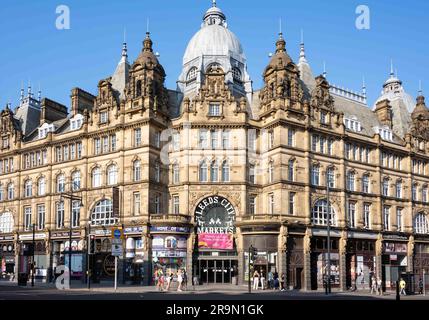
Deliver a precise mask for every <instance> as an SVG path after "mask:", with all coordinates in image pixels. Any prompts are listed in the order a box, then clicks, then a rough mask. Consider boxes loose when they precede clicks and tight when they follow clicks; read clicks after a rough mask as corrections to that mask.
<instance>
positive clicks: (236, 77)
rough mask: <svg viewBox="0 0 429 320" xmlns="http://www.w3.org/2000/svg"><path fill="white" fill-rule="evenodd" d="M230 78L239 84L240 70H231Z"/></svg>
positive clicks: (240, 79) (240, 78)
mask: <svg viewBox="0 0 429 320" xmlns="http://www.w3.org/2000/svg"><path fill="white" fill-rule="evenodd" d="M232 78H233V79H234V81H237V82H241V81H242V77H241V71H240V69H238V68H232Z"/></svg>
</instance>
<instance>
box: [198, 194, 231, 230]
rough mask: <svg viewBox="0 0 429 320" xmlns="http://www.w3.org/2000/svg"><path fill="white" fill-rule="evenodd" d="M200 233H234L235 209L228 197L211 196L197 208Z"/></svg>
mask: <svg viewBox="0 0 429 320" xmlns="http://www.w3.org/2000/svg"><path fill="white" fill-rule="evenodd" d="M195 220H196V222H197V227H198V229H197V230H198V233H234V231H235V227H234V222H235V209H234V206H233V205H232V204H231V202H229V200H228V199H226V198H224V197H220V196H211V197H207V198H205V199H203V200H202V201H201V202H200V203H199V204H198V205H197V208H196V210H195Z"/></svg>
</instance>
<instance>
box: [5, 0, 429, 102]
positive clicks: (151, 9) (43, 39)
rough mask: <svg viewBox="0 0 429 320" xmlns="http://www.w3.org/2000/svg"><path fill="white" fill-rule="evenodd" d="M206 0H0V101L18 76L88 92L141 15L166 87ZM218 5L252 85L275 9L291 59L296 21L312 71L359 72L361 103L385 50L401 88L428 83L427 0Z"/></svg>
mask: <svg viewBox="0 0 429 320" xmlns="http://www.w3.org/2000/svg"><path fill="white" fill-rule="evenodd" d="M61 4H65V5H67V6H69V8H70V13H71V29H70V30H57V29H56V27H55V21H56V19H57V14H56V12H55V11H56V7H57V6H58V5H61ZM361 4H365V5H367V6H368V7H369V8H370V17H371V21H370V23H371V24H370V30H358V29H357V28H356V27H355V20H356V17H357V14H356V13H355V10H356V7H357V6H358V5H361ZM210 6H211V1H210V0H180V1H178V0H174V1H173V0H156V1H153V0H121V1H106V0H91V1H83V0H79V1H77V0H61V1H60V0H56V1H53V0H43V1H42V0H39V1H34V0H3V1H2V5H1V9H0V30H1V32H0V43H1V49H0V61H1V63H0V88H1V89H0V107H1V108H3V107H4V105H5V104H6V103H7V102H8V101H10V102H12V104H13V106H16V105H17V103H18V98H19V90H20V87H21V83H22V82H24V84H25V87H26V86H27V83H28V81H29V80H31V83H32V84H33V86H35V87H36V88H35V89H36V91H37V89H38V86H39V83H40V85H41V87H42V91H43V96H47V97H49V98H51V99H54V100H56V101H58V102H61V103H63V104H66V105H67V106H69V105H70V98H69V95H70V90H71V89H72V88H73V87H80V88H83V89H85V90H87V91H89V92H92V93H94V94H95V93H96V92H97V84H98V81H99V80H101V79H103V78H106V77H109V76H110V75H111V74H112V73H113V71H114V70H115V67H116V64H117V62H118V61H119V58H120V53H121V44H122V41H123V33H124V31H123V30H124V28H126V30H127V42H128V47H129V56H130V61H133V60H134V59H135V58H136V57H137V55H138V53H139V51H140V50H141V46H142V44H141V43H142V40H143V38H144V35H145V32H146V20H147V18H149V19H150V31H151V34H152V39H153V41H154V49H155V51H158V52H159V53H160V55H161V56H160V61H161V63H162V64H163V66H164V68H165V69H166V72H167V80H166V86H167V87H168V88H175V86H176V85H175V82H176V80H177V78H178V76H179V74H180V71H181V65H182V57H183V54H184V51H185V48H186V45H187V43H188V41H189V40H190V38H191V37H192V35H193V34H194V33H195V32H196V31H197V30H198V29H199V28H200V24H201V19H202V15H203V14H204V12H205V11H206V10H207V9H208V8H209V7H210ZM218 7H220V8H221V9H222V10H223V11H224V13H225V14H226V16H227V20H228V24H229V28H230V29H231V30H232V31H233V32H234V33H235V34H236V35H237V36H238V37H239V39H240V40H241V43H242V45H243V47H244V50H245V53H246V56H247V60H248V70H249V73H250V75H251V77H252V79H253V81H254V89H257V88H260V87H261V86H262V76H261V74H262V71H263V69H264V67H265V66H266V65H267V63H268V59H269V58H268V53H269V52H272V51H274V43H275V40H276V39H277V33H278V30H279V19H280V18H281V19H282V21H283V33H284V36H285V39H286V42H287V44H286V45H287V50H288V52H289V54H290V55H291V56H292V58H293V60H294V61H295V62H297V60H298V55H299V42H300V30H301V29H303V30H304V35H305V44H306V52H307V59H308V61H309V62H310V64H311V66H312V68H313V72H314V74H315V75H318V74H320V73H322V72H323V61H326V66H327V72H328V80H329V81H330V82H331V83H333V84H337V85H340V86H344V87H347V88H350V89H353V90H355V91H358V90H360V89H361V83H362V77H363V76H364V77H365V80H366V83H367V88H368V89H367V91H368V98H369V104H371V105H372V104H373V102H374V100H375V99H376V98H377V97H378V95H379V94H380V91H381V87H382V84H383V82H384V81H385V80H386V79H387V77H388V73H389V69H390V59H391V58H392V59H393V62H394V68H395V69H397V70H398V73H399V77H400V78H401V80H402V81H403V82H404V86H405V89H406V91H407V92H408V93H410V94H411V95H412V96H414V97H415V96H416V94H417V91H418V83H419V80H421V81H422V83H423V90H424V91H425V89H427V90H429V89H428V88H429V77H428V75H427V71H428V70H429V60H428V59H427V56H428V53H429V41H428V40H429V24H428V23H427V22H426V16H427V12H429V1H424V0H420V1H417V0H410V1H407V2H404V1H401V0H390V1H381V0H367V1H364V0H359V1H352V0H326V1H309V0H301V1H289V0H265V1H253V0H247V1H246V0H218ZM427 90H426V91H427Z"/></svg>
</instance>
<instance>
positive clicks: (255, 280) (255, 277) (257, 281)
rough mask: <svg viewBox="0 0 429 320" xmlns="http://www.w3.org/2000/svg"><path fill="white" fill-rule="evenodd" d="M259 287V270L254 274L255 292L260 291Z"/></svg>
mask: <svg viewBox="0 0 429 320" xmlns="http://www.w3.org/2000/svg"><path fill="white" fill-rule="evenodd" d="M258 287H259V273H258V271H257V270H255V272H254V273H253V290H258Z"/></svg>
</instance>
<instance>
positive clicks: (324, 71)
mask: <svg viewBox="0 0 429 320" xmlns="http://www.w3.org/2000/svg"><path fill="white" fill-rule="evenodd" d="M326 76H327V72H326V61H323V78H325V79H326Z"/></svg>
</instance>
